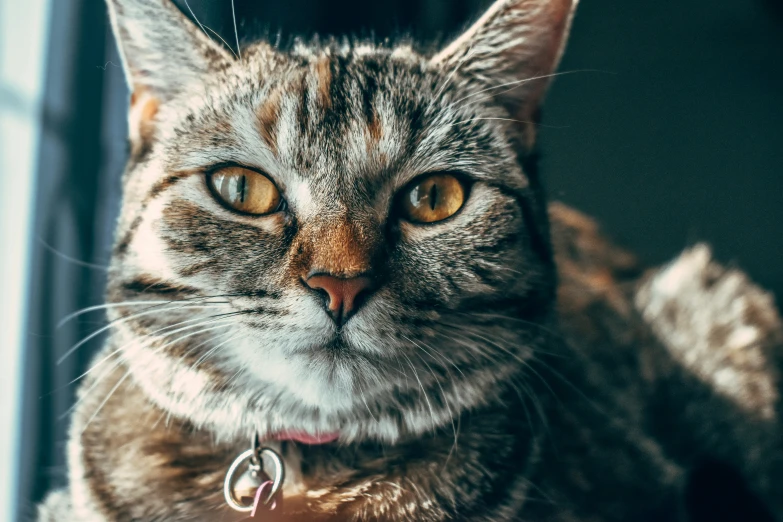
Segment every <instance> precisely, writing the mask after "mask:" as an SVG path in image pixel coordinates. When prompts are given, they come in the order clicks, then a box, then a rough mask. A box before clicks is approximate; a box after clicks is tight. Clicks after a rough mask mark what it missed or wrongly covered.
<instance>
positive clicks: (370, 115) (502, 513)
mask: <svg viewBox="0 0 783 522" xmlns="http://www.w3.org/2000/svg"><path fill="white" fill-rule="evenodd" d="M110 6H111V7H112V16H113V23H114V28H115V33H116V34H117V35H118V36H119V38H120V40H121V42H122V45H123V51H124V57H125V64H126V70H127V71H128V74H129V79H130V81H131V85H132V87H133V88H134V98H133V102H132V108H131V142H132V158H131V161H130V163H129V166H128V171H127V173H126V179H125V199H124V205H123V211H122V215H121V219H120V222H119V225H118V239H117V244H116V249H115V253H114V260H113V264H112V271H111V277H110V284H109V301H110V302H112V303H116V304H114V305H112V306H111V307H110V308H109V309H108V311H109V316H110V318H111V319H113V320H114V321H115V325H114V327H113V329H112V333H111V336H110V339H109V341H108V343H107V345H106V347H105V348H104V350H103V351H102V353H101V354H100V355H99V356H98V359H97V360H96V362H98V363H99V366H98V367H97V368H96V369H95V370H94V371H92V372H91V373H90V375H89V376H88V377H87V379H86V382H85V383H84V384H83V385H82V387H81V389H80V394H79V395H80V403H79V405H78V406H77V408H76V411H75V414H74V420H73V425H72V429H71V440H70V443H69V466H70V485H69V489H68V490H67V491H63V492H60V493H55V494H53V495H52V496H51V497H50V499H49V500H48V502H47V503H46V504H45V505H44V506H43V507H42V512H41V520H43V521H48V520H58V521H60V522H63V521H77V520H78V521H96V522H108V521H115V520H116V521H124V520H161V521H163V520H166V521H169V520H171V521H173V520H210V521H213V520H235V519H239V518H241V515H239V514H237V513H234V512H232V511H231V510H230V509H229V508H228V507H227V506H226V505H225V502H224V500H223V493H222V482H223V479H224V477H225V474H226V472H227V470H228V467H229V465H230V464H231V462H232V461H233V459H234V458H235V457H236V456H237V455H238V454H239V453H240V452H242V451H244V450H245V449H247V447H248V446H249V444H250V441H251V437H252V435H253V433H256V432H257V433H259V434H261V438H262V439H275V438H283V439H285V438H286V437H280V436H279V435H280V434H281V433H283V434H284V433H291V432H306V433H309V434H324V433H327V434H334V436H335V437H338V440H337V442H333V443H329V444H320V445H313V446H307V445H304V444H301V443H300V442H296V438H294V440H293V441H292V440H287V441H285V442H282V443H281V442H276V441H274V440H272V441H271V442H270V441H267V440H265V442H264V444H265V445H269V446H271V447H274V448H276V449H277V450H278V452H279V453H280V454H281V455H282V456H283V459H284V460H285V465H286V471H287V477H286V480H285V483H284V487H283V497H284V499H285V502H284V504H283V506H284V510H285V516H287V517H298V518H299V519H302V520H320V519H325V520H339V521H342V520H384V521H386V520H388V521H396V520H410V521H419V520H421V521H439V520H485V521H492V522H499V521H505V520H530V521H539V520H551V521H563V522H567V521H576V520H590V521H596V522H602V521H607V522H608V521H626V520H655V521H658V520H672V521H680V520H682V521H685V520H688V518H687V517H689V516H690V517H691V519H694V520H699V518H698V517H699V516H700V513H701V511H699V510H700V509H701V507H700V506H699V505H696V507H694V506H693V505H691V504H693V502H690V503H689V499H691V500H692V497H693V494H690V495H689V494H688V492H689V491H697V492H698V486H699V485H700V484H701V482H700V481H695V480H694V479H692V478H689V477H691V472H692V470H693V469H698V467H699V466H702V465H704V463H705V462H712V461H714V462H720V463H722V464H725V465H726V466H728V467H730V468H731V469H733V470H735V471H736V473H737V474H738V476H739V477H741V481H744V483H745V484H746V485H747V487H748V488H749V490H750V491H752V493H753V495H755V496H757V497H758V498H760V499H762V501H763V502H764V503H765V504H766V506H767V507H766V509H769V510H771V511H772V512H773V513H775V514H776V516H777V517H783V499H781V498H778V496H776V494H775V486H776V485H777V484H780V483H781V480H783V448H781V444H782V442H781V435H780V421H779V414H780V411H779V410H780V405H779V389H780V383H779V381H778V368H779V367H780V358H779V351H780V349H781V345H782V341H781V339H782V336H783V333H782V332H781V324H780V321H779V319H778V317H777V313H776V312H775V310H774V306H773V304H772V302H771V299H770V298H769V297H768V296H767V295H766V294H764V293H763V292H761V291H760V290H758V289H757V288H755V287H754V286H753V285H752V284H750V283H749V282H748V281H747V280H746V278H744V276H742V275H741V274H739V273H737V272H724V271H723V270H722V269H721V268H720V267H718V266H716V265H714V264H712V263H711V262H710V260H709V255H708V253H707V252H706V251H705V250H704V249H701V248H697V249H694V250H693V251H691V252H688V253H686V254H684V255H683V256H682V258H681V259H679V260H678V261H677V262H676V263H675V264H674V265H672V266H670V267H667V268H665V269H663V270H662V271H659V272H657V273H655V274H648V275H647V276H643V274H642V273H641V272H640V271H639V269H638V268H637V267H636V266H635V264H634V263H633V261H632V259H631V258H630V256H629V255H628V254H626V253H624V252H622V251H620V250H618V249H616V248H614V247H612V246H611V245H609V244H608V243H606V242H605V241H604V240H603V239H601V238H600V237H599V235H598V234H597V232H596V231H595V229H594V226H593V225H591V224H590V222H589V221H588V220H586V219H585V218H584V217H582V216H580V215H578V214H576V213H575V212H573V211H570V210H567V209H565V208H563V207H555V208H553V210H552V211H551V215H552V229H553V231H552V236H551V237H552V241H551V243H550V239H549V234H550V232H549V225H550V224H549V220H548V219H547V212H546V210H545V209H546V204H545V201H544V199H543V196H542V194H541V190H540V188H539V185H538V179H537V177H536V173H535V168H534V162H533V161H532V158H533V155H532V153H531V151H532V144H533V141H534V138H535V123H534V120H535V119H536V118H537V114H538V104H539V102H540V99H541V96H542V95H543V92H544V87H545V84H546V83H545V81H544V82H542V81H541V80H540V79H539V80H536V79H535V78H540V77H543V76H548V75H549V73H551V71H552V70H553V69H554V67H555V66H556V64H557V61H558V59H559V56H560V53H561V52H562V48H563V43H564V41H565V36H566V34H567V30H568V25H569V23H570V19H571V13H572V9H573V5H572V3H571V2H569V1H567V0H559V1H558V0H552V1H545V0H527V1H525V0H502V1H500V2H498V3H497V4H495V5H494V6H493V7H492V8H491V9H490V11H489V12H488V13H487V15H485V16H484V17H483V18H482V20H480V21H479V22H478V23H477V24H476V25H475V26H474V27H473V28H472V29H471V30H470V31H468V33H466V35H465V36H464V37H463V38H461V39H460V40H458V41H456V42H455V43H454V44H452V45H451V46H449V47H448V48H446V49H445V50H444V51H442V52H441V53H439V54H438V55H436V56H435V57H433V58H428V57H423V56H420V55H418V54H416V53H415V52H414V51H412V50H411V49H409V48H397V49H378V48H374V47H372V46H364V45H355V46H351V45H344V46H336V45H327V46H326V47H312V48H311V47H303V46H300V47H298V48H297V49H295V50H294V51H293V52H292V53H291V54H287V55H285V54H282V53H280V52H278V51H277V50H275V49H272V48H271V47H269V46H267V45H265V44H257V45H255V46H251V47H246V48H244V49H243V50H242V58H241V60H234V59H233V58H231V57H230V55H229V54H228V53H227V51H226V50H225V48H223V47H219V46H217V45H215V44H213V43H211V42H210V41H209V40H207V39H206V38H205V37H204V36H203V35H202V34H200V33H199V32H198V30H197V28H196V27H195V26H192V25H188V24H187V22H185V21H184V20H182V19H181V15H179V13H177V12H176V10H175V9H174V8H173V7H172V6H171V5H170V4H168V2H167V1H164V0H115V1H112V2H110ZM216 180H217V181H216ZM225 180H234V181H232V183H234V184H227V183H228V182H225V183H224V181H225ZM270 180H271V181H270ZM240 182H241V184H240ZM238 187H239V188H238ZM247 187H251V188H252V190H255V191H256V195H255V196H253V193H252V191H251V188H247ZM421 187H426V190H424V189H422V188H421ZM232 191H233V192H232ZM237 194H238V195H239V196H241V198H240V197H239V196H237ZM259 194H260V195H259ZM414 195H415V197H414ZM235 196H236V197H235ZM246 196H247V200H246ZM417 198H418V199H417ZM426 198H429V199H426ZM422 201H425V202H426V205H425V206H421V205H420V203H421V202H422ZM417 205H418V206H417ZM234 211H236V212H234ZM551 245H554V247H552V246H551ZM553 249H554V255H553ZM553 257H554V261H553ZM557 281H559V283H558V282H557ZM324 299H325V300H324ZM150 300H152V301H153V303H146V304H145V302H146V301H150ZM322 300H323V302H321V301H322ZM155 303H160V305H157V306H156V304H155ZM335 303H339V305H337V306H335ZM142 305H143V306H145V308H138V306H142ZM134 313H136V315H133V314H134ZM694 484H695V485H694ZM694 488H696V489H695V490H694ZM737 495H738V497H737V498H742V499H743V502H745V504H746V505H743V509H745V510H746V511H745V512H748V513H749V512H750V511H748V510H750V509H753V505H752V501H751V500H747V499H748V498H750V496H747V498H746V497H744V496H742V494H740V493H739V492H737Z"/></svg>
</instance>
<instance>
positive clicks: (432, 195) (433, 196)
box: [430, 183, 438, 210]
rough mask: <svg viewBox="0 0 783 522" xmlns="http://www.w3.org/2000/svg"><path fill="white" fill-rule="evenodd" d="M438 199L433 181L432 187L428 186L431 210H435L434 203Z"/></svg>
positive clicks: (436, 188)
mask: <svg viewBox="0 0 783 522" xmlns="http://www.w3.org/2000/svg"><path fill="white" fill-rule="evenodd" d="M437 201H438V187H437V186H436V185H435V183H433V184H432V187H430V208H431V209H432V210H435V205H436V203H437Z"/></svg>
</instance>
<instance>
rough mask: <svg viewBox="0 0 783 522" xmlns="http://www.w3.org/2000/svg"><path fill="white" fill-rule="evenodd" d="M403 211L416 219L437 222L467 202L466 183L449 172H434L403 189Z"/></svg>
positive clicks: (420, 221)
mask: <svg viewBox="0 0 783 522" xmlns="http://www.w3.org/2000/svg"><path fill="white" fill-rule="evenodd" d="M401 203H402V209H401V210H402V215H403V217H404V218H405V219H407V220H408V221H412V222H414V223H434V222H436V221H442V220H444V219H446V218H447V217H449V216H453V215H454V214H455V213H456V212H457V211H458V210H459V209H460V208H462V205H463V203H465V186H464V185H463V184H462V182H461V181H460V180H459V179H457V178H456V177H454V176H452V175H450V174H433V175H432V176H427V177H424V178H421V179H419V180H414V181H413V183H412V184H411V185H408V187H406V188H405V189H403V193H402V200H401Z"/></svg>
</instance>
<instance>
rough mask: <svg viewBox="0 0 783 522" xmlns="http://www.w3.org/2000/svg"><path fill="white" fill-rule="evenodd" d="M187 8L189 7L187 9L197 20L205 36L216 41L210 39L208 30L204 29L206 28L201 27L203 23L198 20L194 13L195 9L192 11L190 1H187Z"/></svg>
mask: <svg viewBox="0 0 783 522" xmlns="http://www.w3.org/2000/svg"><path fill="white" fill-rule="evenodd" d="M185 7H187V8H188V11H190V14H191V16H192V17H193V20H195V21H196V23H197V24H198V26H199V27H201V30H202V31H204V35H205V36H206V37H207V38H209V39H210V40H211V41H214V40H212V38H210V37H209V34H207V30H206V29H204V26H203V25H201V22H199V20H198V17H197V16H196V13H194V12H193V9H191V8H190V4H189V3H188V0H185Z"/></svg>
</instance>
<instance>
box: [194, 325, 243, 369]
mask: <svg viewBox="0 0 783 522" xmlns="http://www.w3.org/2000/svg"><path fill="white" fill-rule="evenodd" d="M242 335H244V332H239V333H236V334H234V335H232V336H230V337H229V338H228V339H226V340H225V341H221V342H219V343H218V344H216V345H215V346H213V347H212V348H210V349H209V350H207V351H206V353H204V355H202V356H201V357H199V358H198V359H197V360H196V362H195V363H193V366H192V367H191V368H192V369H194V370H195V369H196V368H198V365H199V364H201V363H202V362H204V361H206V360H207V359H208V358H209V357H210V356H211V355H212V354H213V353H215V352H217V351H218V350H219V349H220V348H221V347H223V346H225V345H227V344H228V343H230V342H231V341H233V340H235V339H237V338H239V337H241V336H242ZM203 344H204V343H201V344H200V345H198V346H196V347H193V348H192V349H190V350H188V352H187V353H191V352H192V351H193V350H195V349H197V348H198V347H199V346H203ZM185 355H187V354H185Z"/></svg>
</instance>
